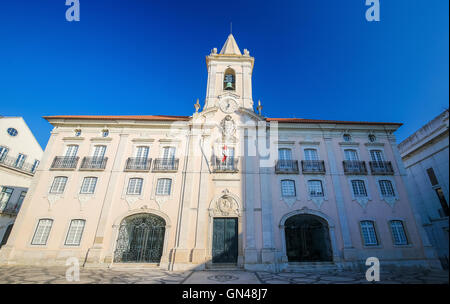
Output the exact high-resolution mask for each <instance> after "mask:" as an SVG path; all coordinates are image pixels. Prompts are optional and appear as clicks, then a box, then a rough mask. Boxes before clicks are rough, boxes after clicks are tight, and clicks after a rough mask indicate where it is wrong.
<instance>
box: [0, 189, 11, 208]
mask: <svg viewBox="0 0 450 304" xmlns="http://www.w3.org/2000/svg"><path fill="white" fill-rule="evenodd" d="M13 192H14V189H13V188H8V187H2V192H0V211H3V210H4V209H5V208H6V205H8V202H9V199H10V198H11V195H12V193H13Z"/></svg>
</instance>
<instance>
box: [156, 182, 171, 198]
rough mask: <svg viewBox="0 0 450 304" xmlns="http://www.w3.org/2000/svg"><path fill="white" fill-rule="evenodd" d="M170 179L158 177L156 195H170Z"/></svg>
mask: <svg viewBox="0 0 450 304" xmlns="http://www.w3.org/2000/svg"><path fill="white" fill-rule="evenodd" d="M171 187H172V180H171V179H170V178H159V179H158V182H157V184H156V195H170V189H171Z"/></svg>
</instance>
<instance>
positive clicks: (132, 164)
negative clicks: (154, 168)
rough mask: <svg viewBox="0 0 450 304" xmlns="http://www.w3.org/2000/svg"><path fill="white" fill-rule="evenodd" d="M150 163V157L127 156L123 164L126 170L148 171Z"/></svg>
mask: <svg viewBox="0 0 450 304" xmlns="http://www.w3.org/2000/svg"><path fill="white" fill-rule="evenodd" d="M151 164H152V159H151V158H143V157H129V158H128V159H127V163H126V165H125V170H126V171H149V170H150V166H151Z"/></svg>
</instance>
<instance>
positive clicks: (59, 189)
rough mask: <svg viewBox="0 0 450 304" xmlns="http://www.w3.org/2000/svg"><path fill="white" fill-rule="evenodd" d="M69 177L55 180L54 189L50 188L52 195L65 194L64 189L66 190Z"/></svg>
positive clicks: (59, 177) (58, 177)
mask: <svg viewBox="0 0 450 304" xmlns="http://www.w3.org/2000/svg"><path fill="white" fill-rule="evenodd" d="M66 183H67V177H65V176H57V177H55V179H54V180H53V184H52V187H51V188H50V193H63V192H64V188H66Z"/></svg>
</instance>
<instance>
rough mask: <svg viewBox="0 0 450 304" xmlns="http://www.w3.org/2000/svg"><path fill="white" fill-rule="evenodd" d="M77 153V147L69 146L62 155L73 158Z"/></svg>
mask: <svg viewBox="0 0 450 304" xmlns="http://www.w3.org/2000/svg"><path fill="white" fill-rule="evenodd" d="M77 153H78V146H77V145H69V146H67V148H66V154H65V155H64V156H65V157H67V158H69V157H70V158H71V157H75V156H77Z"/></svg>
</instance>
